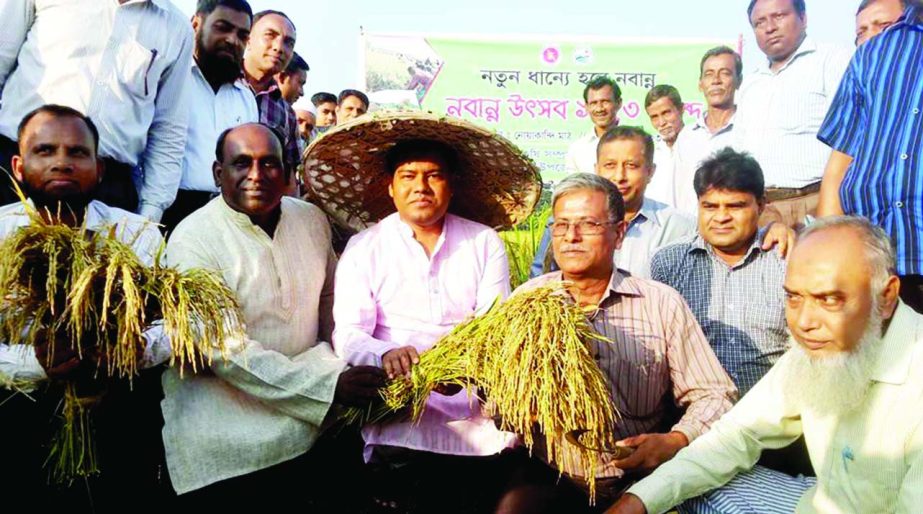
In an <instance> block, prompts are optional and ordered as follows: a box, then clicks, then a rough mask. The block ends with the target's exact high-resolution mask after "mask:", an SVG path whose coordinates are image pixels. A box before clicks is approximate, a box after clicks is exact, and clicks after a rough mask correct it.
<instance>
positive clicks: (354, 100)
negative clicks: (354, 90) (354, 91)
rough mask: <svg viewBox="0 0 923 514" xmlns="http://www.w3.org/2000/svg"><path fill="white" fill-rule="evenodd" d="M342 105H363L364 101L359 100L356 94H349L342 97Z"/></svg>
mask: <svg viewBox="0 0 923 514" xmlns="http://www.w3.org/2000/svg"><path fill="white" fill-rule="evenodd" d="M343 105H344V106H348V107H360V106H364V105H365V102H363V101H362V100H360V99H359V97H358V96H353V95H350V96H347V97H346V98H344V99H343Z"/></svg>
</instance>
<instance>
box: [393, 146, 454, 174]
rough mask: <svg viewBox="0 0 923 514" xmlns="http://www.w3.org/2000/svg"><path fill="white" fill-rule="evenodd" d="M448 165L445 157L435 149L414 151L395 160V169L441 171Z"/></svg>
mask: <svg viewBox="0 0 923 514" xmlns="http://www.w3.org/2000/svg"><path fill="white" fill-rule="evenodd" d="M447 167H448V162H447V161H446V159H445V157H443V156H442V154H440V153H439V152H437V151H435V150H424V151H420V152H414V153H412V154H410V155H407V156H405V157H403V158H402V159H400V160H399V161H398V162H397V166H396V167H395V171H415V172H424V171H442V170H443V169H445V168H447Z"/></svg>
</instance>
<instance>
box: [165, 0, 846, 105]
mask: <svg viewBox="0 0 923 514" xmlns="http://www.w3.org/2000/svg"><path fill="white" fill-rule="evenodd" d="M173 2H174V3H175V4H176V5H177V7H179V8H180V9H181V10H182V11H183V12H185V13H187V14H189V15H190V16H191V15H192V13H193V12H194V11H195V4H196V1H195V0H173ZM250 4H251V5H252V6H253V9H254V11H259V10H262V9H270V8H272V9H276V10H280V11H284V12H285V13H286V14H287V15H288V16H289V17H290V18H291V19H292V20H293V21H294V23H295V27H296V29H297V33H298V41H297V44H296V47H295V49H296V51H297V52H298V53H299V54H301V55H302V56H303V57H304V58H305V59H306V60H307V61H308V63H309V65H310V66H311V71H310V73H309V74H308V83H307V85H306V86H305V93H306V95H307V96H310V95H311V94H313V93H315V92H317V91H330V92H333V93H337V92H339V91H340V90H342V89H344V88H347V87H356V86H357V85H358V84H360V81H359V76H360V75H359V34H360V31H361V30H364V31H365V32H367V33H381V32H387V33H395V32H397V33H415V34H434V33H435V34H477V35H484V36H490V35H492V34H503V35H510V34H523V35H543V36H551V37H554V36H562V37H566V36H568V35H581V36H584V35H592V36H612V37H650V38H657V37H668V38H687V37H688V38H710V39H712V40H714V39H723V40H730V41H736V40H737V38H738V35H741V34H742V35H743V37H744V39H743V41H744V54H743V56H744V66H745V68H747V69H749V68H751V67H752V66H753V64H754V63H755V62H757V60H758V59H760V58H762V54H761V53H760V52H759V49H758V48H757V47H756V43H755V41H754V40H753V33H752V31H751V29H750V26H749V24H748V23H747V15H746V8H747V4H748V2H747V0H607V1H602V0H591V1H584V2H582V3H581V2H573V1H563V0H461V1H456V2H448V1H446V0H429V1H426V0H392V1H384V2H383V1H380V0H376V1H370V0H336V1H335V0H308V1H293V0H251V2H250ZM807 4H808V34H809V35H811V36H812V37H814V38H815V39H817V40H819V41H826V42H829V43H834V44H839V45H843V46H848V47H851V46H852V43H853V38H854V23H855V21H854V13H855V9H856V6H857V5H858V4H859V0H807Z"/></svg>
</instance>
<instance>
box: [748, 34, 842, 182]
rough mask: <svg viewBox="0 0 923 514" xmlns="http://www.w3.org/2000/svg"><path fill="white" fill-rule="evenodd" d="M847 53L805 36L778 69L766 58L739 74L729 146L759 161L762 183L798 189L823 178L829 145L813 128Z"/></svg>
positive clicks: (829, 99) (824, 109) (817, 124)
mask: <svg viewBox="0 0 923 514" xmlns="http://www.w3.org/2000/svg"><path fill="white" fill-rule="evenodd" d="M849 56H850V54H849V52H848V51H847V50H844V49H839V48H836V47H830V46H824V45H819V44H817V43H815V42H814V40H812V39H811V38H805V39H804V41H803V42H802V43H801V46H799V47H798V50H796V51H795V54H794V55H792V57H791V59H789V61H788V62H787V63H786V64H785V65H784V66H782V68H780V69H779V70H778V71H776V72H773V71H771V70H770V68H769V62H768V61H767V62H764V63H763V64H762V65H761V66H760V68H759V69H757V70H756V71H755V72H754V73H752V74H750V75H748V76H747V77H746V78H745V79H744V82H743V84H742V85H741V87H740V94H739V95H738V97H737V115H736V117H735V119H734V123H735V126H734V132H736V133H737V135H736V137H735V141H736V143H735V145H734V147H735V148H737V149H739V150H744V151H747V152H750V153H751V154H753V157H755V158H756V160H757V161H759V163H760V166H761V167H762V168H763V175H764V177H765V179H766V186H767V187H779V188H802V187H805V186H808V185H811V184H814V183H816V182H819V181H820V179H821V177H823V174H824V167H825V166H826V164H827V158H828V157H829V156H830V149H829V148H827V147H826V146H824V145H823V144H822V143H820V142H819V141H818V140H817V137H816V136H817V130H818V129H819V128H820V125H821V122H822V121H823V119H824V114H825V113H826V112H827V109H828V108H829V107H830V104H831V102H832V101H833V95H834V93H836V89H837V86H838V85H839V83H840V78H842V76H843V72H844V71H845V70H846V66H847V65H848V63H849Z"/></svg>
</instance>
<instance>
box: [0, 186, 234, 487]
mask: <svg viewBox="0 0 923 514" xmlns="http://www.w3.org/2000/svg"><path fill="white" fill-rule="evenodd" d="M24 203H25V202H24ZM26 213H27V215H28V216H29V220H30V223H29V224H28V225H26V226H24V227H21V228H19V229H18V230H17V231H16V232H14V233H13V234H11V235H10V236H9V237H7V238H6V239H4V240H3V241H2V242H0V341H4V342H7V343H8V344H12V345H17V344H19V345H32V346H36V345H46V347H47V348H48V353H47V355H48V362H53V360H54V353H53V352H54V350H55V348H56V347H57V348H59V349H61V348H64V349H67V350H70V351H73V352H76V354H77V355H78V356H79V358H80V359H81V364H80V368H79V372H78V373H74V374H70V375H68V378H67V379H66V381H65V383H64V384H63V386H64V387H63V401H62V407H61V412H60V416H59V417H60V420H61V428H60V430H59V431H58V433H57V435H56V436H55V437H54V439H53V441H52V443H51V447H50V451H49V457H48V462H47V464H48V465H49V466H50V472H51V478H52V479H53V480H54V481H56V482H58V483H66V482H69V481H71V480H73V479H74V478H76V477H79V476H88V475H91V474H94V473H97V472H98V471H99V470H98V467H97V463H96V456H95V446H94V442H93V440H92V434H93V428H92V412H93V407H94V406H95V405H96V403H97V402H98V401H99V400H100V399H101V398H102V396H103V395H104V394H105V388H106V386H105V382H106V380H108V379H110V378H116V379H127V380H131V379H132V377H134V376H135V375H137V374H138V372H139V368H140V365H141V361H142V357H143V354H144V350H145V346H146V343H145V340H144V337H143V336H142V334H143V333H144V331H145V330H146V329H147V327H148V326H149V325H151V324H152V323H153V322H154V321H156V320H163V330H164V334H165V336H166V337H167V338H169V341H170V346H171V351H172V354H171V364H174V363H175V364H178V365H181V366H187V365H188V366H190V367H191V368H192V369H193V370H196V369H198V368H200V367H202V366H205V365H207V364H208V363H210V362H211V356H212V355H213V354H214V353H215V352H217V353H218V354H220V355H222V356H224V355H225V353H226V351H227V350H226V348H225V345H224V341H225V340H226V339H227V338H228V337H235V336H238V335H240V334H241V333H242V332H243V330H242V327H243V321H242V315H241V313H240V309H239V306H238V304H237V300H236V298H235V297H234V294H233V293H232V292H231V291H230V290H229V289H228V288H227V287H226V286H225V285H224V283H223V282H222V281H221V278H220V277H219V276H216V275H215V274H214V273H212V272H210V271H206V270H189V271H185V272H179V271H177V270H174V269H171V268H167V267H165V266H163V265H162V264H161V259H160V252H162V248H161V250H160V252H158V255H157V256H156V257H155V262H154V264H153V266H146V265H145V264H144V263H142V262H141V261H140V260H139V258H138V256H137V255H136V254H135V251H134V250H133V248H132V246H131V244H130V243H125V242H123V241H122V240H120V239H119V238H118V237H117V231H116V228H115V227H110V228H107V229H104V230H100V231H89V230H86V228H84V227H78V228H74V227H70V226H67V225H65V224H63V223H56V222H51V221H48V220H46V219H45V217H43V216H42V215H41V214H40V213H38V212H37V211H36V210H35V209H34V208H33V207H31V206H30V205H28V204H26ZM49 218H52V217H51V216H49ZM52 219H53V218H52ZM22 385H23V384H14V383H7V384H4V386H6V387H13V388H15V387H17V386H22Z"/></svg>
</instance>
